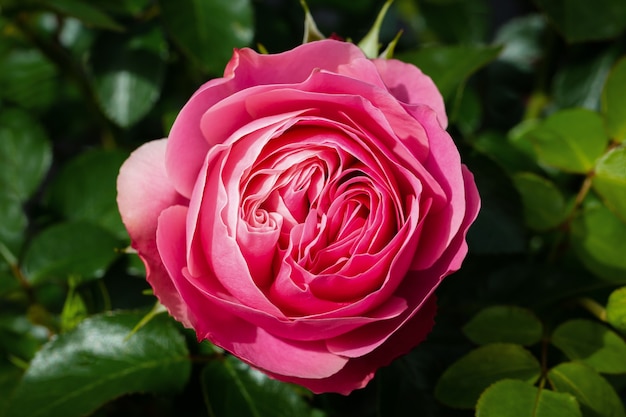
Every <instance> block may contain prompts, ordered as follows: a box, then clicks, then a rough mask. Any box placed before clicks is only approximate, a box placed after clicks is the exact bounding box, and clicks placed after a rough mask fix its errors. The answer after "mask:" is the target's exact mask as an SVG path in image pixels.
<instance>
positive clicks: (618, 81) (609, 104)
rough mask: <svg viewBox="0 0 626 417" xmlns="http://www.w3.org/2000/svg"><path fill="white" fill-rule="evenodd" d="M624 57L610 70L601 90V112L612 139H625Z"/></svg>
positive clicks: (625, 76) (625, 69) (625, 62)
mask: <svg viewBox="0 0 626 417" xmlns="http://www.w3.org/2000/svg"><path fill="white" fill-rule="evenodd" d="M624 85H626V57H622V59H620V60H619V61H618V62H617V64H616V65H615V66H614V67H613V69H612V70H611V73H610V74H609V77H608V79H607V80H606V83H605V84H604V89H603V90H602V114H603V115H604V120H605V122H606V128H607V131H608V132H609V136H611V138H612V139H614V140H616V141H618V142H623V141H624V140H626V97H625V96H624V94H623V89H624Z"/></svg>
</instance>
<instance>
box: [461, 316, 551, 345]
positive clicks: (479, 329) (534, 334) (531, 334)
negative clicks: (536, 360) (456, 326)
mask: <svg viewBox="0 0 626 417" xmlns="http://www.w3.org/2000/svg"><path fill="white" fill-rule="evenodd" d="M542 331H543V326H542V324H541V321H539V319H538V318H537V317H536V316H535V315H534V314H533V313H532V312H531V311H530V310H527V309H524V308H521V307H516V306H493V307H487V308H485V309H483V310H481V311H479V312H478V313H477V314H476V315H475V316H474V317H472V319H471V320H470V321H469V322H468V323H467V324H466V325H465V326H464V327H463V333H465V335H466V336H467V337H468V338H469V339H470V340H471V341H472V342H474V343H477V344H480V345H484V344H488V343H497V342H502V343H517V344H520V345H533V344H535V343H537V342H539V341H540V340H541V336H542Z"/></svg>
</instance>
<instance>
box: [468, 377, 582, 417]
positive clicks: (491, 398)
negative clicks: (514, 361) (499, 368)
mask: <svg viewBox="0 0 626 417" xmlns="http://www.w3.org/2000/svg"><path fill="white" fill-rule="evenodd" d="M476 415H477V416H480V417H503V416H506V417H555V416H558V417H582V414H581V412H580V407H579V405H578V401H576V398H575V397H573V396H572V395H570V394H567V393H559V392H553V391H548V390H545V389H541V388H537V387H533V386H532V385H530V384H527V383H526V382H522V381H517V380H513V379H505V380H502V381H498V382H496V383H495V384H493V385H492V386H490V387H489V388H487V389H486V390H485V392H483V394H482V395H481V396H480V398H479V399H478V404H477V405H476Z"/></svg>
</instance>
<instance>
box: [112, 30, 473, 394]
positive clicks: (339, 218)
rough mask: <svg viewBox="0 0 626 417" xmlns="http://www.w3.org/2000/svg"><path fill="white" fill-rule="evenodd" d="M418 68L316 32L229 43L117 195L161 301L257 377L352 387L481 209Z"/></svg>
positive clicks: (423, 304) (141, 153)
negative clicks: (275, 46) (298, 40)
mask: <svg viewBox="0 0 626 417" xmlns="http://www.w3.org/2000/svg"><path fill="white" fill-rule="evenodd" d="M446 125H447V118H446V113H445V108H444V103H443V100H442V97H441V95H440V94H439V92H438V91H437V89H436V87H435V85H434V84H433V82H432V81H431V79H430V78H428V77H427V76H425V75H424V74H422V73H421V71H420V70H419V69H417V68H416V67H414V66H412V65H409V64H405V63H402V62H400V61H397V60H381V59H374V60H369V59H367V58H366V57H365V56H364V55H363V53H362V51H361V50H360V49H359V48H358V47H356V46H355V45H353V44H350V43H346V42H340V41H335V40H323V41H317V42H312V43H308V44H305V45H302V46H299V47H297V48H295V49H293V50H290V51H287V52H284V53H280V54H274V55H260V54H257V53H256V52H254V51H253V50H250V49H242V50H236V51H235V52H234V56H233V57H232V59H231V60H230V62H229V63H228V65H227V67H226V69H225V72H224V76H223V77H222V78H218V79H214V80H211V81H209V82H207V83H206V84H204V85H203V86H202V87H201V88H200V89H199V90H198V91H197V92H196V93H195V94H194V95H193V96H192V97H191V99H190V100H189V102H188V103H187V104H186V105H185V106H184V108H183V109H182V110H181V112H180V114H179V115H178V117H177V119H176V121H175V123H174V125H173V127H172V130H171V133H170V135H169V138H168V139H167V140H165V139H163V140H157V141H153V142H149V143H147V144H145V145H143V146H142V147H140V148H139V149H138V150H136V151H135V152H134V153H133V154H132V155H131V157H130V158H129V159H128V160H127V161H126V163H125V164H124V165H123V167H122V168H121V170H120V174H119V177H118V205H119V209H120V212H121V215H122V219H123V221H124V224H125V225H126V228H127V229H128V232H129V234H130V237H131V239H132V246H133V247H134V248H135V249H136V250H137V251H138V253H139V255H140V256H141V258H142V259H143V261H144V263H145V266H146V270H147V279H148V281H149V283H150V284H151V286H152V288H153V289H154V293H155V295H156V296H157V297H158V299H159V300H160V302H161V303H162V304H163V305H164V306H165V307H166V308H167V309H168V311H169V312H170V314H171V315H172V316H173V317H175V318H176V319H177V320H179V321H180V322H182V323H183V324H184V325H185V326H187V327H190V328H193V329H194V330H195V332H196V333H197V336H198V339H208V340H210V341H211V342H212V343H214V344H216V345H218V346H220V347H222V348H224V349H226V350H228V351H229V352H231V353H233V354H234V355H236V356H237V357H239V358H241V359H242V360H244V361H245V362H247V363H249V364H250V365H252V366H254V367H256V368H258V369H260V370H262V371H263V372H265V373H267V374H268V375H270V376H272V377H274V378H277V379H279V380H283V381H289V382H294V383H298V384H301V385H303V386H305V387H308V388H309V389H311V390H312V391H314V392H328V391H334V392H340V393H349V392H350V391H352V390H354V389H356V388H361V387H363V386H365V384H366V383H367V382H368V381H369V380H370V379H371V378H372V377H373V375H374V372H375V371H376V369H378V368H379V367H381V366H383V365H386V364H388V363H389V362H390V361H391V360H392V359H394V358H395V357H397V356H399V355H402V354H404V353H406V352H408V351H409V350H410V349H411V348H412V347H414V346H415V345H417V344H418V343H419V342H421V341H422V340H423V339H424V338H425V336H426V335H427V333H428V332H429V331H430V329H431V327H432V325H433V317H434V314H435V308H436V306H435V299H434V296H433V292H434V290H435V289H436V288H437V286H438V285H439V283H440V282H441V280H442V279H443V278H444V277H445V276H446V275H448V274H450V273H451V272H453V271H455V270H457V269H458V268H459V267H460V265H461V262H462V260H463V258H464V257H465V255H466V252H467V245H466V242H465V235H466V232H467V229H468V227H469V226H470V224H471V223H472V221H473V220H474V218H475V217H476V215H477V212H478V208H479V196H478V193H477V190H476V186H475V184H474V181H473V178H472V175H471V174H470V173H469V171H468V170H467V169H466V167H465V166H463V165H462V164H461V161H460V157H459V153H458V151H457V149H456V147H455V145H454V143H453V141H452V139H451V138H450V136H449V135H448V134H447V133H446V131H445V128H446Z"/></svg>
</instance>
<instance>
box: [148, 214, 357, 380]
mask: <svg viewBox="0 0 626 417" xmlns="http://www.w3.org/2000/svg"><path fill="white" fill-rule="evenodd" d="M187 212H188V209H187V208H186V207H183V206H174V207H170V208H168V209H167V210H165V211H164V212H163V213H162V214H161V216H160V217H159V228H158V233H157V244H158V246H159V250H160V251H161V253H162V255H163V262H164V264H165V265H166V267H167V270H168V272H169V274H170V275H171V277H172V280H173V281H174V282H175V283H176V288H177V290H178V291H179V292H180V294H181V295H182V297H183V299H184V301H185V303H186V305H187V306H188V307H189V310H190V311H191V312H192V315H191V317H192V319H193V326H194V329H195V330H196V333H197V336H198V339H199V340H202V339H205V338H206V339H209V340H211V341H212V342H213V343H214V344H216V345H218V346H220V347H222V348H224V349H226V350H228V351H229V352H232V353H233V354H235V355H237V356H238V357H239V358H241V359H242V360H244V361H246V362H249V363H250V364H251V365H253V366H255V367H257V368H261V369H264V370H266V371H267V372H273V373H279V374H281V375H287V376H295V375H298V376H300V377H302V378H314V379H317V378H325V377H328V376H330V375H333V374H335V373H337V372H338V371H339V370H340V369H341V368H343V367H344V366H345V364H346V363H347V361H348V359H347V358H343V357H340V356H337V355H333V354H331V353H329V352H328V350H327V349H326V347H325V344H324V342H323V341H310V342H301V341H293V340H286V339H282V338H279V337H276V336H274V335H272V334H270V333H268V332H267V331H265V330H263V329H262V328H260V327H257V326H255V325H254V324H251V323H250V322H249V321H246V320H242V319H240V318H239V317H238V316H236V315H233V314H232V313H231V312H230V311H231V310H230V309H225V308H223V306H221V305H219V304H215V303H214V302H213V299H212V298H211V297H206V295H205V294H204V293H202V292H201V291H198V288H196V287H194V286H193V285H192V284H191V282H190V279H194V278H192V277H189V276H185V274H184V272H185V270H184V265H185V256H184V252H182V251H181V250H180V248H181V247H183V246H184V244H185V218H186V216H187ZM201 279H211V277H210V276H206V277H202V278H201Z"/></svg>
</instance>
